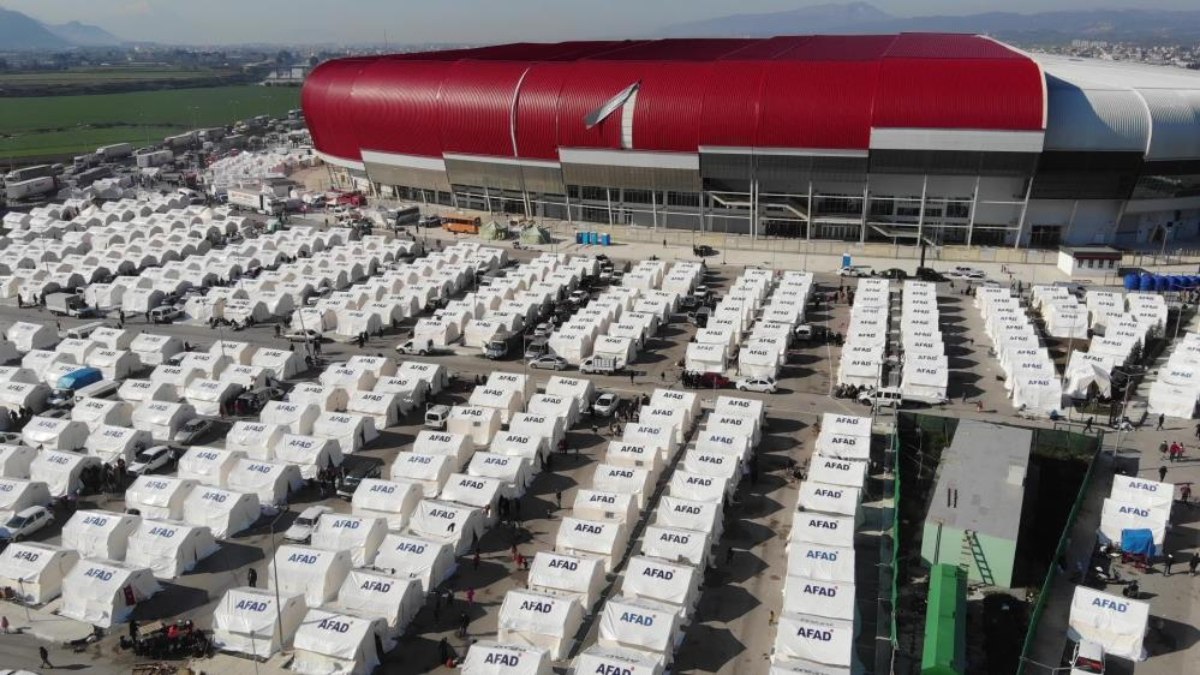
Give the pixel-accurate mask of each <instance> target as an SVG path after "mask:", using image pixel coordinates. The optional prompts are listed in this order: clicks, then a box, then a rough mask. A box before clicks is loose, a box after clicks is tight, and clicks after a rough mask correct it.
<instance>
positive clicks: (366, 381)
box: [320, 364, 378, 396]
mask: <svg viewBox="0 0 1200 675" xmlns="http://www.w3.org/2000/svg"><path fill="white" fill-rule="evenodd" d="M377 379H378V378H376V377H375V374H374V373H372V372H371V371H370V370H368V369H366V368H356V367H351V366H350V365H349V364H341V365H332V366H329V367H328V368H326V369H325V372H323V373H321V378H320V382H321V386H323V387H339V388H341V389H345V390H346V395H347V396H348V395H349V394H350V392H352V391H356V390H357V391H371V389H373V388H375V380H377Z"/></svg>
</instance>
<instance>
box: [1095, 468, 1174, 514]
mask: <svg viewBox="0 0 1200 675" xmlns="http://www.w3.org/2000/svg"><path fill="white" fill-rule="evenodd" d="M1109 497H1110V498H1111V499H1113V500H1116V501H1120V502H1127V503H1130V504H1140V505H1142V506H1149V507H1152V508H1164V507H1165V508H1170V506H1171V503H1172V502H1173V501H1174V499H1175V485H1174V484H1173V483H1159V482H1158V481H1153V480H1149V479H1146V478H1137V477H1136V476H1122V475H1120V474H1118V475H1115V476H1113V482H1112V492H1110V493H1109Z"/></svg>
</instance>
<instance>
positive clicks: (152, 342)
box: [129, 333, 183, 367]
mask: <svg viewBox="0 0 1200 675" xmlns="http://www.w3.org/2000/svg"><path fill="white" fill-rule="evenodd" d="M129 351H131V352H133V353H134V354H135V355H136V356H137V357H138V361H139V362H140V363H141V364H142V365H145V366H151V367H153V366H158V365H161V364H162V363H163V362H165V361H166V360H167V359H169V358H171V357H172V356H175V355H176V354H178V353H179V352H182V351H183V341H182V340H180V339H179V338H177V337H174V336H171V335H157V334H154V333H141V334H139V335H138V336H137V337H135V338H133V341H132V342H130V343H129Z"/></svg>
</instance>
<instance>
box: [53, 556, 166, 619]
mask: <svg viewBox="0 0 1200 675" xmlns="http://www.w3.org/2000/svg"><path fill="white" fill-rule="evenodd" d="M160 590H162V587H161V586H159V584H158V580H157V579H155V578H154V574H153V573H151V571H150V570H149V569H146V568H145V567H133V566H129V565H124V564H122V563H119V562H113V561H111V560H105V561H100V560H81V561H79V564H77V565H75V566H74V567H72V568H71V571H70V572H68V573H67V576H66V577H64V578H63V582H62V604H61V605H59V608H58V613H59V614H61V615H62V616H65V617H67V618H69V619H75V620H76V621H82V622H83V623H90V624H92V625H94V626H100V627H101V628H111V627H112V626H114V625H116V624H119V623H125V622H126V621H128V620H129V617H130V615H131V614H133V610H134V609H135V608H136V607H137V603H139V602H142V601H143V600H148V599H149V598H151V597H152V596H154V595H155V594H156V593H158V592H159V591H160ZM131 599H132V600H133V602H130V600H131Z"/></svg>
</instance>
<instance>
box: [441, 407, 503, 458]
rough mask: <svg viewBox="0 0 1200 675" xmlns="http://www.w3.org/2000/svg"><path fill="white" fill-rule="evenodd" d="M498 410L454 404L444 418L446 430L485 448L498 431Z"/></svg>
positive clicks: (478, 446)
mask: <svg viewBox="0 0 1200 675" xmlns="http://www.w3.org/2000/svg"><path fill="white" fill-rule="evenodd" d="M500 415H501V413H500V410H499V409H497V408H486V407H477V406H463V405H456V406H454V407H452V408H450V416H449V417H447V418H446V431H447V432H448V433H451V434H459V435H462V436H466V437H467V438H469V439H471V442H472V443H474V444H475V447H477V448H485V447H487V446H488V444H489V443H491V442H492V437H493V436H495V435H496V434H497V433H499V432H500Z"/></svg>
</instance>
